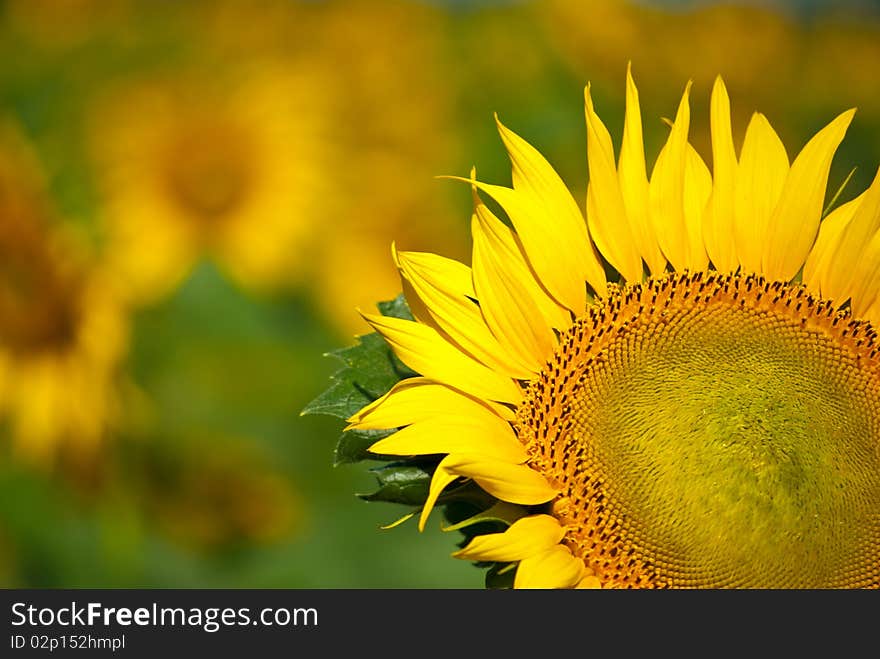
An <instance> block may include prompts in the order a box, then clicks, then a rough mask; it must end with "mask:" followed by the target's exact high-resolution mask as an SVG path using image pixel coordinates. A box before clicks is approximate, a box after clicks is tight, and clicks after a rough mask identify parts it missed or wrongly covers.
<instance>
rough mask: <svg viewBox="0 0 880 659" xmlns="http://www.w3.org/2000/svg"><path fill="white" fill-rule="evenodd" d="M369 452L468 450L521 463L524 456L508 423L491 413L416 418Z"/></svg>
mask: <svg viewBox="0 0 880 659" xmlns="http://www.w3.org/2000/svg"><path fill="white" fill-rule="evenodd" d="M370 452H372V453H376V454H377V455H434V454H437V453H468V454H473V455H480V456H483V457H484V458H486V459H491V460H498V461H502V462H510V463H511V464H521V463H523V462H525V461H526V458H527V457H528V456H527V455H526V451H525V448H524V447H523V445H522V443H520V441H519V440H518V439H517V438H516V435H515V434H514V433H513V429H512V428H511V427H510V424H508V423H507V422H506V421H503V420H502V419H499V418H498V417H497V416H493V415H489V416H485V417H464V418H461V419H455V418H447V419H444V418H439V419H431V420H429V421H420V422H418V423H414V424H412V425H409V426H406V427H405V428H403V429H402V430H398V431H397V432H396V433H394V434H393V435H390V436H388V437H385V438H384V439H380V440H379V441H378V442H376V443H375V444H373V445H372V446H370Z"/></svg>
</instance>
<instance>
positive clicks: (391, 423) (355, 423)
mask: <svg viewBox="0 0 880 659" xmlns="http://www.w3.org/2000/svg"><path fill="white" fill-rule="evenodd" d="M481 414H495V415H497V416H499V417H501V418H502V419H504V420H506V421H512V420H513V418H514V415H513V413H512V412H511V410H510V408H509V407H505V406H503V405H493V404H492V403H491V402H489V401H484V400H478V399H476V398H472V397H471V396H468V395H466V394H463V393H462V392H460V391H457V390H455V389H453V388H451V387H447V386H446V385H444V384H439V383H437V382H434V381H433V380H429V379H428V378H407V379H406V380H401V381H400V382H398V383H397V384H396V385H394V387H392V389H391V391H389V392H388V393H387V394H385V395H384V396H382V397H381V398H379V399H378V400H375V401H373V402H372V403H370V404H369V405H367V406H366V407H364V408H362V409H360V410H359V411H358V412H356V413H355V414H353V415H352V416H351V417H349V418H348V422H349V425H348V426H347V427H346V428H345V429H346V430H355V429H357V430H387V429H389V428H399V427H401V426H408V425H409V424H411V423H417V422H419V421H426V420H428V419H431V418H434V417H439V416H445V415H449V416H455V417H459V416H479V415H481Z"/></svg>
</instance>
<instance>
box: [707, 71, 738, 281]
mask: <svg viewBox="0 0 880 659" xmlns="http://www.w3.org/2000/svg"><path fill="white" fill-rule="evenodd" d="M710 122H711V131H712V197H711V199H710V202H709V205H708V206H707V208H706V213H705V216H704V218H703V240H704V242H705V244H706V251H707V253H708V255H709V258H710V259H711V260H712V263H713V264H714V266H715V268H716V269H717V270H719V271H720V272H733V271H735V270H736V269H737V267H738V266H739V263H738V261H737V258H736V245H735V243H734V239H733V222H734V219H733V200H734V190H735V182H736V167H737V162H736V150H735V149H734V146H733V132H732V130H731V127H730V98H729V97H728V95H727V88H726V87H725V86H724V81H723V80H722V79H721V76H718V77H717V78H716V79H715V84H714V86H713V87H712V98H711V101H710Z"/></svg>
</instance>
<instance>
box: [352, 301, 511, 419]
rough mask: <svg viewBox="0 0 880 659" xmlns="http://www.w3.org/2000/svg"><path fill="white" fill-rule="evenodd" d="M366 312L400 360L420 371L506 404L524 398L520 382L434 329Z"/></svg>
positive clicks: (466, 391)
mask: <svg viewBox="0 0 880 659" xmlns="http://www.w3.org/2000/svg"><path fill="white" fill-rule="evenodd" d="M362 315H363V317H364V319H365V320H366V321H367V322H368V323H369V324H370V325H371V326H372V327H373V329H375V330H376V331H377V332H379V334H381V335H382V336H383V337H384V338H385V340H386V341H388V343H389V344H390V345H391V347H392V348H393V350H394V353H395V354H396V355H397V356H398V357H399V358H400V360H401V361H402V362H403V363H404V364H406V365H407V366H409V367H410V368H411V369H413V370H414V371H416V372H417V373H419V374H421V375H424V376H425V377H427V378H430V379H432V380H436V381H437V382H442V383H444V384H448V385H449V386H451V387H454V388H456V389H459V390H461V391H463V392H465V393H467V394H471V395H473V396H476V397H478V398H485V399H487V400H494V401H498V402H502V403H518V402H519V401H520V400H522V390H521V389H520V387H519V385H517V383H516V382H514V381H513V380H511V379H510V378H509V377H506V376H504V375H503V374H501V373H498V372H497V371H494V370H492V369H491V368H487V367H486V366H483V365H482V364H480V363H479V362H477V361H475V360H474V359H471V358H470V357H468V356H467V355H466V354H464V353H463V352H461V350H459V349H458V348H456V347H455V346H453V345H452V344H451V343H449V342H448V341H446V339H444V338H443V337H442V336H441V335H440V334H439V333H438V332H437V330H435V329H434V328H432V327H428V326H427V325H423V324H422V323H418V322H415V321H411V320H401V319H400V318H389V317H387V316H379V315H373V314H362Z"/></svg>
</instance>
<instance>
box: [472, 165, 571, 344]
mask: <svg viewBox="0 0 880 659" xmlns="http://www.w3.org/2000/svg"><path fill="white" fill-rule="evenodd" d="M472 176H473V173H472ZM474 218H475V219H474ZM474 221H476V222H477V223H478V224H479V226H480V231H481V233H482V234H483V236H484V238H485V239H486V240H487V241H488V242H489V243H490V244H491V246H492V249H493V251H494V252H495V253H496V255H497V256H498V258H499V259H500V260H501V262H502V263H503V265H504V268H505V270H506V271H507V272H508V273H509V274H510V276H511V277H512V278H514V279H515V280H516V281H517V282H518V284H519V286H521V287H522V289H523V290H524V292H525V294H526V295H528V297H529V298H531V300H532V301H533V302H534V303H535V305H536V306H537V308H538V311H539V313H540V316H539V317H536V318H535V319H534V322H535V323H537V324H541V323H542V322H543V323H544V324H546V325H547V326H549V327H550V328H551V329H553V328H556V329H558V330H562V331H564V330H566V329H568V328H569V327H570V326H571V313H570V312H569V311H568V310H567V309H566V308H565V307H563V306H562V305H560V304H559V303H558V302H556V300H554V299H553V297H552V296H551V295H550V294H549V293H548V292H547V291H546V290H545V289H544V288H543V287H542V286H541V283H540V282H539V281H538V279H537V278H536V276H535V273H534V272H533V271H532V270H531V268H530V267H529V264H528V261H526V257H525V255H524V254H523V252H522V249H521V248H520V246H519V242H518V241H517V237H516V234H514V233H513V231H512V230H511V229H510V228H509V227H508V226H507V225H505V224H504V223H503V222H502V221H501V220H499V219H498V218H497V217H495V215H494V213H492V211H490V210H489V208H488V207H487V206H486V205H485V204H484V203H483V202H482V200H481V199H480V197H479V195H478V194H477V190H476V187H474V214H473V217H472V218H471V226H472V228H473V224H474ZM481 303H482V301H481Z"/></svg>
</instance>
